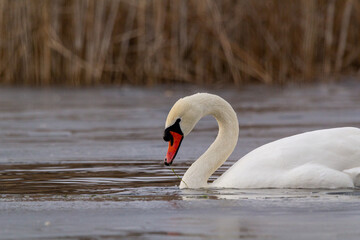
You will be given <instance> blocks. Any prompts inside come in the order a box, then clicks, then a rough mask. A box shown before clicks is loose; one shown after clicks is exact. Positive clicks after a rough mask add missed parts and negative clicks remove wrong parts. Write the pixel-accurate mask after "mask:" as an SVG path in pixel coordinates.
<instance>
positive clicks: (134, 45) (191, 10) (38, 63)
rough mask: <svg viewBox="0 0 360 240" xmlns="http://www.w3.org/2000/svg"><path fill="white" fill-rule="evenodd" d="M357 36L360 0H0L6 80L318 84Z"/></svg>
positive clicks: (353, 58)
mask: <svg viewBox="0 0 360 240" xmlns="http://www.w3.org/2000/svg"><path fill="white" fill-rule="evenodd" d="M359 37H360V1H358V0H344V1H336V0H327V1H326V0H319V1H315V0H314V1H312V0H295V1H283V0H268V1H263V0H252V1H249V0H238V1H231V0H223V1H220V0H219V1H216V0H215V1H214V0H101V1H96V0H52V1H50V0H0V83H1V84H9V85H12V84H14V85H36V86H46V85H72V86H84V85H100V84H101V85H103V84H117V85H123V84H135V85H155V84H159V83H178V82H186V83H195V84H214V83H216V84H224V85H225V84H233V85H237V86H240V85H242V84H244V83H249V82H261V83H266V84H272V83H280V84H281V83H286V82H290V81H291V82H313V81H316V79H323V80H328V79H331V78H333V77H334V76H339V75H343V74H358V73H359V66H360V44H359V39H360V38H359Z"/></svg>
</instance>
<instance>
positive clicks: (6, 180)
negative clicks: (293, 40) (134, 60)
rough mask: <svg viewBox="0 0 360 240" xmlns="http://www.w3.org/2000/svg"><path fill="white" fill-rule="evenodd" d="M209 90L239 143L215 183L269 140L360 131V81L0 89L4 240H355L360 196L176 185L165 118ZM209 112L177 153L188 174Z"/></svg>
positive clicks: (207, 138)
mask: <svg viewBox="0 0 360 240" xmlns="http://www.w3.org/2000/svg"><path fill="white" fill-rule="evenodd" d="M202 91H206V92H211V93H215V94H219V95H221V96H222V97H224V98H225V99H227V100H228V101H229V102H230V103H231V105H232V106H233V107H234V109H235V111H236V112H237V114H238V117H239V124H240V138H239V143H238V145H237V148H236V150H235V152H234V153H233V154H232V155H231V156H230V160H229V161H227V162H226V163H225V165H224V166H223V167H222V168H221V169H219V170H218V171H217V172H216V174H215V176H213V178H212V179H214V178H216V177H217V176H218V175H220V174H221V173H222V172H224V171H225V170H226V169H227V168H228V167H229V166H230V165H231V164H233V163H234V162H235V161H236V160H237V159H239V158H240V157H241V156H243V155H244V154H246V153H247V152H249V151H251V150H252V149H254V148H256V147H258V146H260V145H262V144H265V143H268V142H270V141H272V140H275V139H278V138H281V137H286V136H289V135H293V134H297V133H301V132H304V131H309V130H314V129H323V128H330V127H341V126H355V127H360V105H359V103H360V83H359V82H354V81H349V82H346V83H342V84H330V85H322V84H320V85H315V86H302V87H286V88H280V87H268V86H248V87H245V88H243V89H240V90H235V89H204V88H198V87H190V86H187V87H180V86H172V87H170V86H168V87H159V88H130V87H124V88H101V89H26V88H21V89H15V88H0V194H1V195H0V239H359V238H360V191H359V190H350V189H337V190H320V189H319V190H300V189H299V190H288V189H282V190H277V189H263V190H261V189H260V190H246V189H220V190H179V189H178V187H177V185H178V184H179V179H178V178H177V177H176V176H175V175H174V174H173V172H172V171H171V170H170V168H169V167H166V166H164V165H163V158H164V156H165V153H166V150H167V143H165V142H163V140H162V134H163V128H164V122H165V118H166V116H167V113H168V111H169V109H170V108H171V106H172V105H173V103H174V102H175V101H176V100H177V99H178V98H180V97H182V96H186V95H190V94H192V93H196V92H202ZM216 133H217V124H216V121H215V120H214V119H212V118H211V117H206V118H204V119H203V120H201V121H200V122H199V124H198V125H197V126H196V128H195V130H194V131H193V132H192V133H191V134H190V135H189V136H187V137H186V138H185V139H184V141H183V143H182V146H181V149H180V151H179V153H178V156H177V158H176V159H175V162H174V165H173V168H174V170H175V171H176V173H177V174H179V175H182V174H183V173H184V171H185V170H186V169H187V167H188V166H189V165H190V164H191V163H192V162H193V160H194V159H196V158H197V157H198V156H199V155H200V154H201V153H202V152H203V151H205V150H206V148H207V147H208V146H209V145H210V144H211V142H212V141H213V140H214V139H215V137H216Z"/></svg>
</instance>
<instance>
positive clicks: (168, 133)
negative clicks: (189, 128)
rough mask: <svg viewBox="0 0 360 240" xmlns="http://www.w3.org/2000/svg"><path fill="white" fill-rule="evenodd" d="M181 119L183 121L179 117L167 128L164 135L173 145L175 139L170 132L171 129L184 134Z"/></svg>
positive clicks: (165, 139)
mask: <svg viewBox="0 0 360 240" xmlns="http://www.w3.org/2000/svg"><path fill="white" fill-rule="evenodd" d="M180 121H181V119H180V118H178V119H177V120H176V122H175V123H174V124H173V125H171V126H170V127H168V128H166V129H165V131H164V137H163V138H164V141H165V142H169V141H170V143H171V145H173V141H174V139H173V136H172V135H171V134H170V131H172V132H176V133H179V134H181V135H184V134H183V132H182V131H181V128H180Z"/></svg>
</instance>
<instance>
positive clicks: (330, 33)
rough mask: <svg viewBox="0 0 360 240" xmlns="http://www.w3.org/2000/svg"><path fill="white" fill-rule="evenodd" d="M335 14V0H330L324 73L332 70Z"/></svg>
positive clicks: (327, 12) (327, 11)
mask: <svg viewBox="0 0 360 240" xmlns="http://www.w3.org/2000/svg"><path fill="white" fill-rule="evenodd" d="M334 16H335V0H330V1H329V2H328V4H327V9H326V25H325V56H324V73H325V75H329V74H330V72H331V48H332V45H333V39H334V38H333V28H334Z"/></svg>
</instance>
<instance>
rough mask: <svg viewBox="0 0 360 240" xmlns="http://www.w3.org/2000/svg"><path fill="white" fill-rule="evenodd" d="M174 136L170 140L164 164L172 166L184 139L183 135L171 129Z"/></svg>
mask: <svg viewBox="0 0 360 240" xmlns="http://www.w3.org/2000/svg"><path fill="white" fill-rule="evenodd" d="M170 134H171V136H172V138H171V140H170V141H169V148H168V151H167V153H166V158H165V160H164V164H165V165H166V166H170V165H171V164H172V162H173V160H174V158H175V156H176V154H177V152H178V150H179V148H180V144H181V141H182V140H183V135H181V134H179V133H177V132H173V131H170Z"/></svg>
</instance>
